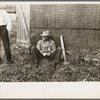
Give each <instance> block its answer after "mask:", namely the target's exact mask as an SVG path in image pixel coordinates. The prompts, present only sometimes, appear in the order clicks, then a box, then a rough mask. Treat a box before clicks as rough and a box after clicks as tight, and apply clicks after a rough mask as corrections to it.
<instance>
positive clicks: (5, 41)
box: [0, 25, 11, 61]
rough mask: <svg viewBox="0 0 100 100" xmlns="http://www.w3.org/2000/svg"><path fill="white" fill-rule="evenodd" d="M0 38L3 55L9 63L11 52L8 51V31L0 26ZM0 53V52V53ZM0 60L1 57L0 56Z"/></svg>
mask: <svg viewBox="0 0 100 100" xmlns="http://www.w3.org/2000/svg"><path fill="white" fill-rule="evenodd" d="M0 38H1V40H2V42H3V46H4V50H5V55H6V59H7V61H11V51H10V44H9V36H8V30H7V29H6V26H5V25H4V26H0ZM0 52H1V51H0ZM0 60H1V55H0Z"/></svg>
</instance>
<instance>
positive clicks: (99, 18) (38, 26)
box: [30, 4, 100, 48]
mask: <svg viewBox="0 0 100 100" xmlns="http://www.w3.org/2000/svg"><path fill="white" fill-rule="evenodd" d="M30 8H31V11H30V12H31V37H32V38H31V43H32V44H33V45H36V43H37V41H38V39H40V34H41V33H42V31H43V30H46V29H48V30H50V34H51V35H52V36H53V38H54V40H56V43H57V46H60V39H59V36H60V35H61V34H62V35H63V36H64V40H65V45H66V47H71V48H87V47H98V46H99V44H100V38H99V37H100V5H97V4H62V5H58V4H56V5H55V4H54V5H50V4H48V5H31V7H30Z"/></svg>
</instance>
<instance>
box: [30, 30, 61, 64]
mask: <svg viewBox="0 0 100 100" xmlns="http://www.w3.org/2000/svg"><path fill="white" fill-rule="evenodd" d="M41 37H42V39H41V40H39V41H38V43H37V46H36V47H35V46H33V47H32V48H31V60H32V61H34V62H35V63H37V65H38V62H39V61H40V60H42V59H43V58H48V59H49V60H50V61H52V62H54V63H56V64H57V63H58V62H59V60H60V56H61V48H60V47H58V48H56V45H55V42H54V41H53V40H52V39H50V34H49V31H48V30H47V31H43V33H42V34H41Z"/></svg>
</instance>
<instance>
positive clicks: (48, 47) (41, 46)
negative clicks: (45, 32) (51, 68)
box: [36, 40, 56, 53]
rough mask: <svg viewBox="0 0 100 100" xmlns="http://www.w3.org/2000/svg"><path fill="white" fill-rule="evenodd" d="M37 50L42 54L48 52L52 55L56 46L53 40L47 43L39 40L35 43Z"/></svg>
mask: <svg viewBox="0 0 100 100" xmlns="http://www.w3.org/2000/svg"><path fill="white" fill-rule="evenodd" d="M36 47H37V49H38V50H39V51H40V52H41V53H42V52H50V53H53V52H54V51H55V50H56V45H55V42H54V41H53V40H49V41H46V42H45V41H43V40H40V41H38V43H37V46H36Z"/></svg>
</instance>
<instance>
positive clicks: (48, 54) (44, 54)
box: [42, 52, 51, 56]
mask: <svg viewBox="0 0 100 100" xmlns="http://www.w3.org/2000/svg"><path fill="white" fill-rule="evenodd" d="M50 54H51V53H50V52H42V55H43V56H50Z"/></svg>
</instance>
